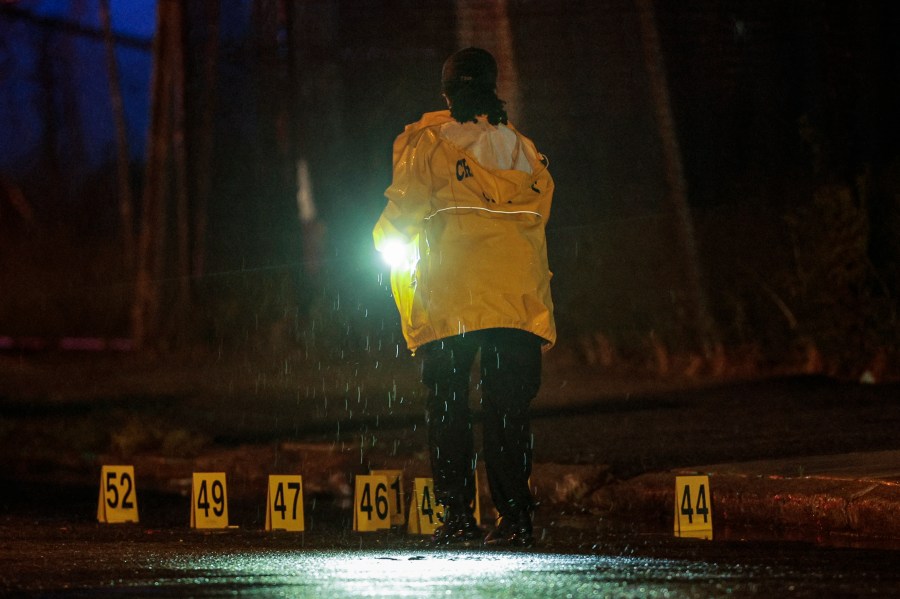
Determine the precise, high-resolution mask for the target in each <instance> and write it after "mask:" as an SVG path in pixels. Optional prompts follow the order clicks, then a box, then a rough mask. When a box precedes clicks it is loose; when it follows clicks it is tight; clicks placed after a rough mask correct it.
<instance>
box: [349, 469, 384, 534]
mask: <svg viewBox="0 0 900 599" xmlns="http://www.w3.org/2000/svg"><path fill="white" fill-rule="evenodd" d="M354 487H355V492H354V495H353V497H354V499H353V530H355V531H358V532H371V531H374V530H382V529H384V528H390V527H391V513H390V502H389V501H388V477H386V476H384V475H375V476H373V475H371V474H369V475H359V476H357V477H356V482H355V484H354Z"/></svg>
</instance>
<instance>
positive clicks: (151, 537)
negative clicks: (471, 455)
mask: <svg viewBox="0 0 900 599" xmlns="http://www.w3.org/2000/svg"><path fill="white" fill-rule="evenodd" d="M22 524H23V523H22V522H17V521H15V520H10V519H5V521H4V523H3V525H2V526H0V536H2V540H0V572H2V574H0V592H2V593H3V594H15V595H17V596H34V597H96V596H104V595H106V596H121V597H150V596H152V597H225V596H234V595H241V596H259V597H278V596H289V597H335V598H338V597H360V596H382V597H404V596H406V597H410V596H415V597H421V596H429V597H440V596H453V597H491V598H498V597H751V596H752V597H830V596H840V597H850V596H873V597H887V596H897V594H898V593H900V572H898V569H897V557H898V554H897V552H896V551H891V550H886V551H879V550H871V549H868V550H859V549H847V548H822V547H814V546H812V545H809V544H806V543H787V542H782V543H754V542H749V541H696V540H685V539H674V538H670V537H668V536H665V535H659V534H635V533H631V534H606V535H605V536H603V537H602V538H599V539H597V542H596V543H595V544H594V545H592V548H591V549H589V550H587V551H581V552H575V553H572V552H554V551H547V550H545V549H542V548H537V549H535V550H529V551H516V552H509V551H496V550H483V549H478V548H475V549H450V550H447V549H445V550H434V549H433V548H430V547H428V546H427V545H426V544H424V542H423V541H419V540H412V541H411V540H408V539H406V538H403V537H402V536H400V535H397V534H396V533H390V532H380V533H369V534H367V535H361V534H358V533H343V532H341V531H336V530H330V531H319V532H316V533H293V534H290V533H277V534H273V533H262V532H255V531H246V530H233V531H225V532H217V533H201V532H198V531H192V530H186V529H147V528H144V527H141V526H139V525H116V526H105V527H101V526H99V525H95V524H89V523H80V524H74V525H72V524H69V525H65V526H62V527H57V528H51V527H48V526H47V524H46V522H45V523H43V524H42V525H41V526H39V527H34V528H31V529H29V530H22V528H21V526H22Z"/></svg>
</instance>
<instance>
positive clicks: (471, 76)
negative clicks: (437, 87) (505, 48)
mask: <svg viewBox="0 0 900 599" xmlns="http://www.w3.org/2000/svg"><path fill="white" fill-rule="evenodd" d="M441 89H442V90H443V92H444V95H445V96H447V98H448V99H449V100H450V116H452V117H453V118H454V119H456V120H457V121H459V122H460V123H466V122H469V121H476V120H477V118H476V117H478V116H479V115H482V114H484V115H487V118H488V122H490V123H491V124H492V125H497V124H499V123H503V124H504V125H505V124H506V121H507V116H506V110H504V109H503V105H504V104H506V102H504V101H503V100H501V99H500V98H498V97H497V92H496V91H495V90H496V89H497V61H496V60H495V59H494V57H493V55H491V53H490V52H488V51H487V50H483V49H481V48H466V49H464V50H460V51H459V52H456V53H454V54H453V55H452V56H450V58H448V59H447V60H445V61H444V66H443V68H442V69H441Z"/></svg>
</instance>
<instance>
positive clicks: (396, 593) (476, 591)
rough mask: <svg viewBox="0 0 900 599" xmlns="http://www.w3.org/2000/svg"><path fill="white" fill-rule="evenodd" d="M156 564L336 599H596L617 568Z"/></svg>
mask: <svg viewBox="0 0 900 599" xmlns="http://www.w3.org/2000/svg"><path fill="white" fill-rule="evenodd" d="M162 561H163V562H164V567H175V568H178V569H184V568H187V569H189V570H190V571H193V572H195V573H196V577H194V578H192V577H190V575H189V574H188V573H186V576H185V578H183V579H181V580H180V581H178V582H180V583H181V584H183V585H185V586H190V585H192V584H193V583H196V584H205V585H207V586H209V585H212V584H220V585H227V587H228V588H229V589H232V590H234V589H237V590H243V591H245V593H244V594H246V592H247V591H255V592H258V593H262V594H265V595H267V596H271V595H284V596H303V597H334V598H335V599H343V598H344V597H347V598H350V597H433V598H437V597H443V596H453V597H463V598H467V597H472V598H479V599H480V598H490V599H512V598H514V597H515V598H519V597H548V596H555V597H566V596H570V597H598V596H602V595H603V594H604V593H602V592H601V588H600V583H599V581H598V580H597V572H599V571H600V570H601V564H604V563H605V564H606V565H605V566H604V567H603V568H602V569H603V570H607V569H609V570H616V568H615V567H614V566H613V565H612V564H611V562H610V559H609V558H600V557H598V556H587V555H555V554H542V553H514V552H510V553H507V552H501V551H478V550H476V551H466V550H460V551H450V550H448V551H431V550H426V551H415V550H414V551H408V550H397V551H390V550H387V551H377V550H376V551H367V550H354V551H328V550H326V551H321V550H319V551H289V552H276V551H266V552H262V553H251V554H247V553H235V554H228V555H219V554H208V555H202V556H198V555H191V556H190V557H185V558H181V559H171V558H170V559H168V560H162ZM157 565H163V564H157ZM617 582H618V581H617ZM641 585H642V587H643V586H645V585H646V581H645V580H641ZM616 594H617V593H616ZM632 595H633V596H637V595H634V594H632ZM641 595H642V596H653V594H652V593H651V594H649V595H647V594H644V593H641Z"/></svg>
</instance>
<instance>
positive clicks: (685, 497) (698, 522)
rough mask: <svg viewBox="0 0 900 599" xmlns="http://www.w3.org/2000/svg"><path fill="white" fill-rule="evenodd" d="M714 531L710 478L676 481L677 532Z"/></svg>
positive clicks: (679, 479) (701, 477)
mask: <svg viewBox="0 0 900 599" xmlns="http://www.w3.org/2000/svg"><path fill="white" fill-rule="evenodd" d="M691 530H693V531H702V530H712V503H711V501H710V491H709V477H708V476H679V477H676V479H675V532H676V533H678V532H683V531H691Z"/></svg>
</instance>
